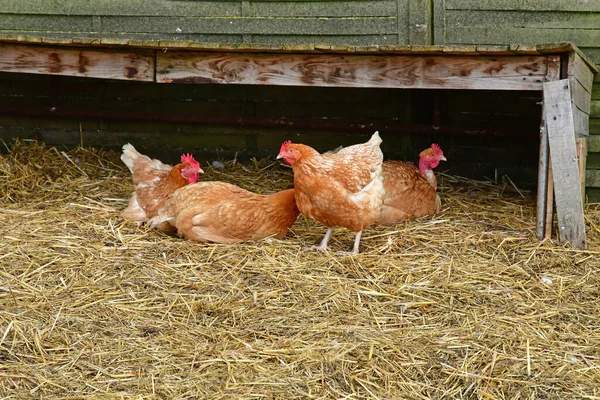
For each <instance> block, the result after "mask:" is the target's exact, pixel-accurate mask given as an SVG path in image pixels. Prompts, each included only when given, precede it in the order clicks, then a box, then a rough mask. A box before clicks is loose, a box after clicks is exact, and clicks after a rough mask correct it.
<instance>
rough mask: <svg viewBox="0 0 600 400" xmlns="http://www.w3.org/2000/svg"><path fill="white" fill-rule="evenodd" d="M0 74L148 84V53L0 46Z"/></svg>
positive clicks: (150, 59)
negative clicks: (128, 81) (77, 77)
mask: <svg viewBox="0 0 600 400" xmlns="http://www.w3.org/2000/svg"><path fill="white" fill-rule="evenodd" d="M0 71H2V72H22V73H23V72H24V73H33V74H50V75H67V76H83V77H87V78H103V79H126V80H135V81H152V80H153V79H154V60H153V57H152V53H151V52H146V53H145V54H144V53H143V52H142V53H139V52H135V53H134V52H131V51H115V50H112V51H99V50H83V49H72V48H58V47H44V46H25V45H13V44H0Z"/></svg>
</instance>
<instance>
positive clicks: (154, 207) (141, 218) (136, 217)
mask: <svg viewBox="0 0 600 400" xmlns="http://www.w3.org/2000/svg"><path fill="white" fill-rule="evenodd" d="M121 160H122V161H123V163H124V164H125V165H127V167H128V168H129V170H130V171H131V174H132V177H133V187H134V192H133V194H132V195H131V199H130V200H129V205H128V206H127V208H125V209H124V210H123V211H122V212H121V216H122V217H123V218H125V219H126V220H128V221H133V222H138V223H144V222H147V221H148V220H149V219H150V218H152V217H154V216H155V215H156V213H157V212H158V210H159V209H160V207H162V206H163V204H164V203H165V201H166V199H167V198H168V197H169V196H170V195H172V194H173V193H174V192H175V191H176V190H177V189H179V188H181V187H183V186H185V185H188V184H190V183H196V182H197V181H198V179H199V177H200V174H202V173H204V171H203V170H202V168H200V163H199V162H198V161H196V160H195V159H194V157H192V155H190V154H184V155H182V156H181V163H180V164H177V165H175V166H174V167H171V166H170V165H167V164H163V163H162V162H161V161H159V160H156V159H151V158H150V157H148V156H145V155H143V154H141V153H139V152H138V151H137V150H136V149H135V148H134V147H133V146H132V145H131V144H129V143H127V144H126V145H124V146H123V154H121ZM159 229H163V230H172V229H173V227H172V226H171V225H170V224H168V223H165V224H161V225H160V226H159Z"/></svg>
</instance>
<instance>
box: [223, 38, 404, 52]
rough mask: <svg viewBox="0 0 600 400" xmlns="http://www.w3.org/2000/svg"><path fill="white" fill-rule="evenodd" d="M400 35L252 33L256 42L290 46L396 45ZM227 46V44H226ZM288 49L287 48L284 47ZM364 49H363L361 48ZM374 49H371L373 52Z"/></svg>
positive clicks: (254, 42)
mask: <svg viewBox="0 0 600 400" xmlns="http://www.w3.org/2000/svg"><path fill="white" fill-rule="evenodd" d="M398 36H399V35H397V34H396V33H393V34H385V35H381V34H361V35H359V34H354V35H340V34H336V35H333V34H332V35H324V34H320V35H307V34H305V33H303V34H301V35H269V34H264V35H260V34H255V35H252V41H253V43H252V44H253V45H254V44H271V45H278V44H279V45H283V47H288V46H289V45H293V44H309V45H316V44H326V45H327V46H328V47H330V46H331V45H338V44H339V45H352V46H368V45H370V44H373V43H378V44H380V45H395V44H398ZM224 47H226V46H224ZM284 50H287V49H284ZM361 51H362V50H361ZM372 51H374V50H371V52H372Z"/></svg>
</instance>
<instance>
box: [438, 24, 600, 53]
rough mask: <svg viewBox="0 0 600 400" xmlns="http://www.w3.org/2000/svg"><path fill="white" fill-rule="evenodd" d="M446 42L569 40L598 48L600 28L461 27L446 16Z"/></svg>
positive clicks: (525, 42) (492, 42)
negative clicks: (483, 39)
mask: <svg viewBox="0 0 600 400" xmlns="http://www.w3.org/2000/svg"><path fill="white" fill-rule="evenodd" d="M446 26H447V29H446V41H447V42H448V43H456V44H480V43H481V41H482V38H485V41H486V42H487V43H491V44H504V43H522V44H532V45H534V44H537V43H552V42H563V41H565V40H566V41H569V42H573V43H577V45H578V46H581V47H596V46H598V43H600V29H587V30H586V29H566V28H565V29H542V28H530V27H519V26H514V27H507V26H502V25H501V26H492V25H490V26H487V25H486V26H462V25H458V24H452V23H451V22H450V21H449V20H448V19H447V18H446Z"/></svg>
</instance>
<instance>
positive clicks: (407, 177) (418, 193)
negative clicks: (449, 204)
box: [377, 161, 439, 224]
mask: <svg viewBox="0 0 600 400" xmlns="http://www.w3.org/2000/svg"><path fill="white" fill-rule="evenodd" d="M432 175H433V174H432ZM434 181H435V178H434ZM383 184H384V187H385V192H386V193H385V197H384V200H383V206H382V207H381V214H380V215H379V218H378V219H377V222H380V223H388V224H389V223H396V222H399V221H406V220H409V219H411V218H415V217H422V216H426V215H433V214H435V213H436V212H437V211H439V197H438V196H437V194H436V189H435V186H432V185H431V184H430V182H428V181H427V179H426V178H425V177H424V176H423V175H422V174H421V172H420V171H419V170H418V169H417V167H415V166H414V165H412V164H409V163H406V162H402V161H386V162H384V163H383ZM436 198H437V199H436Z"/></svg>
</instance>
